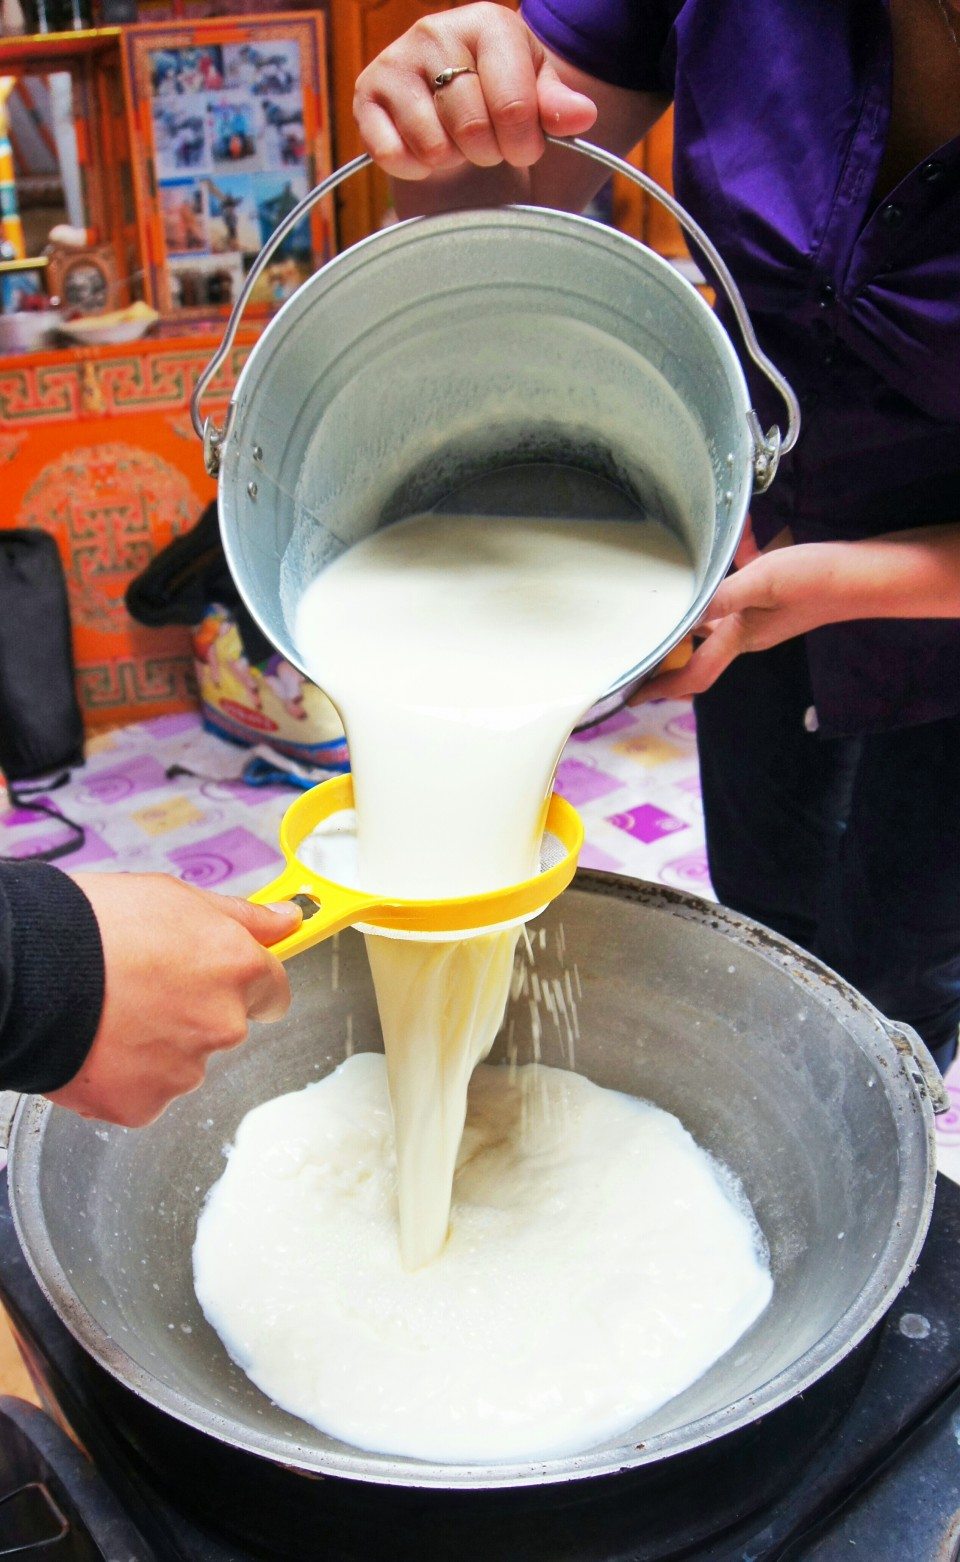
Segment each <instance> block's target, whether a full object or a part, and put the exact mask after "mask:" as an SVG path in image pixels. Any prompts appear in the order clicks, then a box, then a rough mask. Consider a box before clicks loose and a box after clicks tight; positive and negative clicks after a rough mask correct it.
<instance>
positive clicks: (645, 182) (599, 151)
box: [546, 136, 800, 494]
mask: <svg viewBox="0 0 960 1562" xmlns="http://www.w3.org/2000/svg"><path fill="white" fill-rule="evenodd" d="M546 139H547V141H549V143H550V144H551V146H565V147H570V148H571V149H572V150H573V151H576V152H582V153H583V155H584V156H585V157H592V158H593V160H594V162H596V163H602V164H603V166H604V167H605V168H609V169H610V171H611V172H612V173H617V174H621V175H622V176H623V178H624V179H629V180H630V182H631V183H632V184H635V185H638V186H639V188H640V189H641V190H645V191H646V193H647V194H648V195H652V196H653V199H654V200H655V201H658V202H659V203H660V205H661V206H663V207H664V208H665V209H666V210H667V211H668V212H669V213H670V215H671V217H675V218H676V220H677V222H678V223H679V224H680V226H681V228H682V229H683V231H684V233H686V234H687V236H688V238H691V239H693V240H694V242H695V243H696V245H697V247H698V249H701V250H702V251H703V253H704V255H705V256H706V258H707V260H708V261H709V263H710V268H711V270H712V271H713V272H714V274H715V275H716V279H717V281H718V282H719V284H720V286H721V288H722V289H723V292H724V293H725V294H726V296H727V301H728V302H729V304H730V306H731V308H732V310H733V313H734V315H735V316H736V321H737V325H738V326H739V328H740V334H741V336H742V337H743V342H744V346H745V347H746V349H747V352H748V354H749V355H750V357H751V358H752V359H753V362H754V363H755V364H756V366H757V368H758V369H759V370H760V371H761V373H762V374H764V375H765V376H766V378H767V379H768V380H769V381H770V384H771V385H772V386H773V388H774V390H776V391H777V392H778V393H779V394H780V396H781V397H782V398H783V400H784V402H785V403H786V408H787V432H786V433H785V434H782V435H781V433H780V429H779V428H778V427H777V425H776V424H774V426H773V427H772V428H770V429H768V430H767V432H766V434H764V433H763V430H762V429H761V427H760V420H759V418H758V417H757V414H756V413H755V412H754V410H753V408H752V407H751V408H750V411H749V412H748V413H747V423H748V426H749V428H750V433H751V435H752V436H753V486H754V491H755V492H756V493H759V494H762V493H763V491H764V489H765V488H769V486H770V484H771V483H772V482H773V479H774V477H775V475H776V471H777V467H778V465H779V463H780V457H781V455H786V453H787V451H788V450H792V449H793V447H794V445H795V444H796V442H797V438H798V436H799V433H800V403H799V401H798V400H797V396H796V392H795V391H794V389H793V386H792V385H791V384H790V382H789V380H787V379H786V378H785V377H784V375H782V374H781V373H780V370H779V369H778V368H777V366H776V364H775V363H772V362H771V360H770V359H769V358H768V357H767V355H766V353H765V352H764V351H763V348H762V347H761V346H760V343H759V342H758V341H757V334H756V332H755V331H754V329H753V321H752V320H751V319H750V316H749V314H748V312H747V306H746V304H745V303H744V301H743V296H742V294H741V292H740V289H739V288H738V287H737V284H736V282H735V281H734V279H733V275H732V273H731V271H730V268H729V266H728V265H727V263H726V261H725V260H724V258H723V256H722V255H721V254H720V251H719V250H718V249H717V247H716V245H715V244H714V242H713V240H712V239H711V238H710V236H709V235H708V234H706V233H704V231H703V229H702V228H701V226H700V224H699V223H698V222H697V221H696V220H695V219H694V218H693V217H691V216H690V213H689V212H688V211H687V210H686V208H685V207H683V206H681V205H680V202H679V201H678V200H676V199H675V197H674V196H672V195H670V194H669V193H668V192H667V191H666V190H664V189H663V188H662V187H661V186H660V185H659V184H657V182H656V180H655V179H651V178H650V175H649V174H645V173H642V172H641V171H640V169H639V168H634V166H633V164H632V163H628V162H627V161H626V160H625V158H622V157H617V155H616V153H615V152H608V151H607V150H606V148H605V147H602V146H596V145H595V143H594V142H592V141H584V140H583V138H582V137H581V136H572V137H570V138H569V139H565V138H564V137H562V136H547V137H546Z"/></svg>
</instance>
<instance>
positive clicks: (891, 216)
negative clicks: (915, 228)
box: [880, 201, 903, 228]
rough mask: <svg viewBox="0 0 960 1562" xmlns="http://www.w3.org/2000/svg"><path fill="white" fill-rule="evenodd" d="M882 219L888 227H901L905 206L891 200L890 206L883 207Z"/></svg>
mask: <svg viewBox="0 0 960 1562" xmlns="http://www.w3.org/2000/svg"><path fill="white" fill-rule="evenodd" d="M880 221H881V222H882V223H883V225H884V227H886V228H899V226H900V224H901V223H902V221H903V207H902V206H897V205H895V203H894V202H893V201H891V202H890V205H889V206H884V207H883V208H882V209H881V212H880Z"/></svg>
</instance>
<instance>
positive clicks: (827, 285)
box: [819, 282, 837, 309]
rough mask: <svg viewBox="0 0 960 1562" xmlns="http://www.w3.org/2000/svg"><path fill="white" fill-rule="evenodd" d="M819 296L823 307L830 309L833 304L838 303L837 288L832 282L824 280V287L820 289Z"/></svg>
mask: <svg viewBox="0 0 960 1562" xmlns="http://www.w3.org/2000/svg"><path fill="white" fill-rule="evenodd" d="M819 298H820V308H821V309H829V307H830V305H831V304H834V303H836V300H837V290H836V288H835V287H834V285H833V283H832V282H824V284H823V286H822V288H821V289H820V294H819Z"/></svg>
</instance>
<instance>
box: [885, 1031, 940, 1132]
mask: <svg viewBox="0 0 960 1562" xmlns="http://www.w3.org/2000/svg"><path fill="white" fill-rule="evenodd" d="M883 1028H884V1030H885V1031H886V1033H887V1035H888V1036H889V1037H890V1040H891V1041H892V1042H893V1045H894V1046H895V1047H896V1049H897V1051H898V1052H900V1053H902V1054H903V1056H904V1057H905V1058H906V1059H907V1060H908V1062H909V1063H915V1064H916V1067H917V1073H916V1074H915V1075H914V1084H916V1085H918V1086H919V1087H920V1089H921V1090H924V1091H926V1094H927V1095H928V1096H929V1098H930V1105H931V1106H932V1107H933V1110H934V1112H935V1113H936V1115H937V1116H938V1117H939V1116H940V1115H941V1114H942V1113H943V1112H949V1110H950V1107H951V1105H952V1102H951V1100H950V1097H949V1095H948V1094H947V1087H946V1085H945V1084H944V1082H943V1075H942V1074H941V1072H940V1070H939V1069H938V1068H937V1065H936V1064H935V1063H934V1061H933V1058H932V1057H931V1056H930V1053H929V1051H928V1049H927V1047H926V1044H925V1043H924V1042H923V1041H922V1040H921V1038H920V1037H919V1036H918V1035H917V1033H916V1031H915V1030H914V1028H913V1026H912V1025H904V1023H903V1022H902V1021H901V1020H887V1019H885V1020H884V1022H883Z"/></svg>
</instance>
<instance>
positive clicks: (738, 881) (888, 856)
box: [695, 640, 960, 1068]
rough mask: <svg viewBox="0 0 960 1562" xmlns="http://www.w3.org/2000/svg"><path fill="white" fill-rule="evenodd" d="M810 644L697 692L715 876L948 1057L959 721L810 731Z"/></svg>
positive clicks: (959, 889) (957, 953) (959, 805)
mask: <svg viewBox="0 0 960 1562" xmlns="http://www.w3.org/2000/svg"><path fill="white" fill-rule="evenodd" d="M812 698H813V696H812V694H811V691H810V683H809V677H808V673H807V663H806V656H805V653H804V649H803V644H802V642H801V641H799V640H791V641H788V642H787V643H786V644H784V645H780V646H776V647H775V648H774V649H773V650H772V651H762V652H756V653H753V654H750V655H745V656H740V657H738V658H737V660H736V661H735V662H734V663H732V665H731V666H730V667H729V668H728V670H727V671H726V672H725V673H724V675H723V676H722V678H720V679H719V680H718V681H717V683H716V684H715V685H714V687H713V688H712V689H710V690H708V692H707V693H706V694H704V695H702V696H700V698H699V699H697V700H696V701H695V707H696V714H697V736H698V742H699V747H700V767H701V776H702V783H703V802H704V810H705V815H706V829H707V854H708V858H709V862H710V875H711V878H712V880H713V886H714V889H715V891H716V893H717V896H718V898H719V899H720V900H721V901H722V902H723V904H724V905H727V906H730V907H732V908H733V909H734V910H735V911H740V912H743V913H744V915H746V916H750V917H755V918H756V920H757V921H758V922H763V923H765V924H766V925H767V926H768V927H771V928H773V929H774V930H775V931H776V932H778V933H782V934H784V936H785V937H787V938H790V939H792V940H793V941H794V942H795V943H797V944H800V945H802V947H803V948H805V949H808V950H809V951H810V953H811V954H813V955H816V956H817V958H818V959H821V960H823V961H824V962H825V963H826V964H827V965H829V966H832V968H833V969H834V970H835V971H838V972H839V973H840V975H841V976H843V977H845V978H846V980H847V981H848V982H850V983H851V984H852V985H853V986H854V987H857V988H859V989H860V991H861V992H862V993H864V994H865V995H866V996H867V997H868V998H869V999H870V1001H871V1002H872V1003H874V1004H876V1006H877V1008H878V1009H880V1011H881V1012H882V1013H883V1014H886V1015H887V1016H888V1018H890V1019H894V1020H904V1021H906V1022H907V1023H908V1024H910V1025H912V1026H913V1027H914V1028H915V1029H916V1030H917V1031H919V1033H920V1035H921V1036H922V1037H923V1039H924V1041H925V1042H926V1044H927V1046H928V1047H929V1048H930V1050H931V1052H932V1053H933V1055H934V1057H935V1058H936V1060H937V1062H938V1063H939V1064H940V1066H941V1068H945V1067H946V1065H947V1063H949V1061H950V1059H951V1058H952V1057H953V1055H954V1052H955V1051H956V1045H957V1026H958V1023H960V719H951V720H948V721H936V722H929V723H927V724H925V725H923V726H917V727H905V728H902V729H901V730H900V731H897V732H887V733H882V734H880V735H878V736H869V737H863V738H821V737H819V736H817V734H816V733H815V732H813V733H811V732H808V731H807V730H806V728H805V725H804V715H805V712H806V711H807V710H808V709H809V708H810V706H811V704H812Z"/></svg>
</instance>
